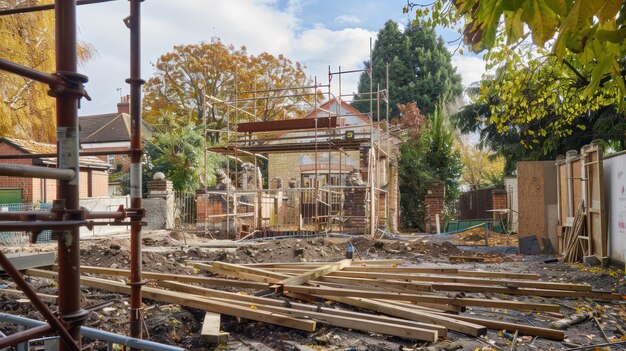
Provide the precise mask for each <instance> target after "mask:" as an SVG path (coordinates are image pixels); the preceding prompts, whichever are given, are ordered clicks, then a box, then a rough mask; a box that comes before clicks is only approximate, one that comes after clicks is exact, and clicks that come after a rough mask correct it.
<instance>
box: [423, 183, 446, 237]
mask: <svg viewBox="0 0 626 351" xmlns="http://www.w3.org/2000/svg"><path fill="white" fill-rule="evenodd" d="M445 194H446V190H445V187H444V184H443V182H432V183H430V184H428V185H427V187H426V196H425V197H424V205H425V207H426V216H425V218H424V227H425V228H424V230H425V231H426V233H431V234H433V233H437V220H436V215H439V225H440V226H442V227H443V210H444V205H445Z"/></svg>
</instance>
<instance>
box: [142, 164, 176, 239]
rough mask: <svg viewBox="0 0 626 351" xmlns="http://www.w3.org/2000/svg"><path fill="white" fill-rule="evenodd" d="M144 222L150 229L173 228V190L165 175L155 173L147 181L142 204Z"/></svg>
mask: <svg viewBox="0 0 626 351" xmlns="http://www.w3.org/2000/svg"><path fill="white" fill-rule="evenodd" d="M143 206H144V208H146V210H147V211H146V221H147V222H148V228H150V229H172V228H173V227H174V188H173V186H172V182H171V181H169V180H166V179H165V175H164V174H163V173H161V172H157V173H156V174H155V175H154V177H153V180H151V181H148V195H147V199H145V200H144V203H143Z"/></svg>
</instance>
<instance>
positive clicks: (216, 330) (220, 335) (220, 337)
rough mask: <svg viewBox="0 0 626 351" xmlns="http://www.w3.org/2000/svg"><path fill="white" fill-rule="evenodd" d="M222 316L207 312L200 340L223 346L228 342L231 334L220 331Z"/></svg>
mask: <svg viewBox="0 0 626 351" xmlns="http://www.w3.org/2000/svg"><path fill="white" fill-rule="evenodd" d="M221 317H222V316H221V315H220V314H219V313H213V312H206V313H205V314H204V321H203V322H202V330H200V339H201V340H203V341H204V342H207V343H209V344H221V343H225V342H227V341H228V336H229V335H230V334H229V333H225V332H222V331H221V330H220V321H221Z"/></svg>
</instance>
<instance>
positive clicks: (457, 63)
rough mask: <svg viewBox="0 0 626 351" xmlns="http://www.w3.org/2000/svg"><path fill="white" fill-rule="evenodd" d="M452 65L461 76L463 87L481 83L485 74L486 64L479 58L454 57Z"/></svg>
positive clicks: (467, 56)
mask: <svg viewBox="0 0 626 351" xmlns="http://www.w3.org/2000/svg"><path fill="white" fill-rule="evenodd" d="M452 65H453V66H454V67H456V71H457V72H458V73H459V74H460V75H461V79H462V82H463V86H469V85H471V84H472V83H476V82H480V81H481V79H482V75H483V74H484V73H485V62H484V61H483V59H482V58H481V57H478V56H469V55H459V54H457V55H454V56H452Z"/></svg>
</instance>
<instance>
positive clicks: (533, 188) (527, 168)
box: [517, 161, 546, 238]
mask: <svg viewBox="0 0 626 351" xmlns="http://www.w3.org/2000/svg"><path fill="white" fill-rule="evenodd" d="M543 169H544V168H543V162H537V161H523V162H518V163H517V182H518V183H517V186H518V189H520V190H522V191H519V192H518V197H519V204H518V205H519V233H518V234H519V237H520V238H523V237H527V236H533V235H534V236H537V238H541V237H543V236H544V233H545V231H546V228H545V204H544V177H543Z"/></svg>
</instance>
